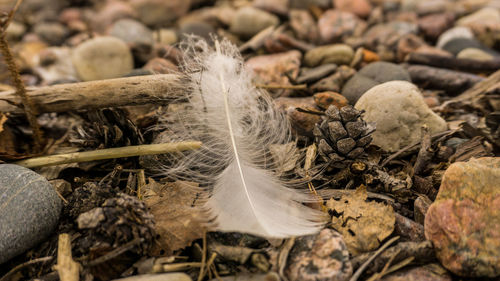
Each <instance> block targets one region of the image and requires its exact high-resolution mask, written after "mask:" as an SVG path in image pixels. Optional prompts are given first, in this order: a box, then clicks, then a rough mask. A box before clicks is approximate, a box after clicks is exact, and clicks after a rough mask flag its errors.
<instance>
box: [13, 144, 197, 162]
mask: <svg viewBox="0 0 500 281" xmlns="http://www.w3.org/2000/svg"><path fill="white" fill-rule="evenodd" d="M200 146H201V142H199V141H186V142H177V143H160V144H143V145H135V146H125V147H115V148H107V149H99V150H93V151H84V152H74V153H66V154H56V155H48V156H40V157H34V158H30V159H26V160H21V161H17V162H15V163H14V164H17V165H19V166H23V167H26V168H36V167H45V166H53V165H60V164H68V163H79V162H88V161H95V160H104V159H114V158H123V157H133V156H141V155H153V154H163V153H170V152H179V151H185V150H192V149H198V148H200Z"/></svg>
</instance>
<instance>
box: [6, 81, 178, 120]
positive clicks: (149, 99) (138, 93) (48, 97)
mask: <svg viewBox="0 0 500 281" xmlns="http://www.w3.org/2000/svg"><path fill="white" fill-rule="evenodd" d="M185 88H186V87H185V85H184V83H183V80H182V76H181V75H175V74H159V75H146V76H134V77H125V78H115V79H106V80H97V81H88V82H80V83H71V84H59V85H53V86H47V87H40V88H34V89H28V92H27V95H28V97H29V98H30V99H31V100H32V101H33V103H34V104H35V106H36V110H37V112H38V113H47V112H67V111H75V110H90V109H98V108H105V107H113V106H125V105H141V104H157V105H161V104H168V103H171V102H172V101H174V100H178V99H179V98H180V97H181V96H185V94H186V93H185V91H186V89H185ZM19 103H20V100H19V97H18V96H16V95H15V92H14V91H4V92H0V112H11V113H22V109H20V108H19V106H18V104H19Z"/></svg>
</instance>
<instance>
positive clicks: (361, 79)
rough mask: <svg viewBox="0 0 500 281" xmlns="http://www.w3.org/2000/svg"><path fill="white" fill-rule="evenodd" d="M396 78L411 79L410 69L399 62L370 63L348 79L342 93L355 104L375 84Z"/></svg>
mask: <svg viewBox="0 0 500 281" xmlns="http://www.w3.org/2000/svg"><path fill="white" fill-rule="evenodd" d="M394 80H401V81H411V78H410V74H409V73H408V71H407V70H406V69H404V68H403V67H401V66H399V65H397V64H394V63H390V62H383V61H380V62H374V63H370V64H369V65H367V66H365V67H363V68H362V69H361V70H360V71H359V72H358V73H356V74H355V75H354V76H353V77H352V78H351V79H349V81H347V83H346V84H345V85H344V87H343V88H342V95H344V96H345V97H346V98H347V100H348V101H349V103H351V104H355V103H356V102H357V101H358V99H359V98H360V97H361V96H362V95H363V94H364V93H365V92H366V91H368V90H369V89H370V88H372V87H373V86H375V85H378V84H381V83H385V82H389V81H394Z"/></svg>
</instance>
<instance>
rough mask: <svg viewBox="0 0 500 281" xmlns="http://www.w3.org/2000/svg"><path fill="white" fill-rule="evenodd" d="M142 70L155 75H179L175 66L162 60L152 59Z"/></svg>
mask: <svg viewBox="0 0 500 281" xmlns="http://www.w3.org/2000/svg"><path fill="white" fill-rule="evenodd" d="M142 68H143V69H146V70H149V71H151V72H152V73H155V74H168V73H179V68H178V67H177V65H175V64H174V63H173V62H171V61H169V60H167V59H164V58H152V59H151V60H149V61H148V62H147V63H146V65H144V66H143V67H142Z"/></svg>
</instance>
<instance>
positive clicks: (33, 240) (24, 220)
mask: <svg viewBox="0 0 500 281" xmlns="http://www.w3.org/2000/svg"><path fill="white" fill-rule="evenodd" d="M0 182H1V183H2V185H0V264H2V263H4V262H5V261H7V260H9V259H11V258H13V257H15V256H17V255H19V254H21V253H23V252H24V251H26V250H28V249H30V248H31V247H33V246H35V245H36V244H38V243H39V242H41V241H43V240H44V239H45V238H47V236H48V235H49V234H50V233H52V231H53V230H54V228H55V227H56V226H57V222H58V220H59V215H60V212H61V207H62V204H61V200H60V199H59V197H58V196H57V193H56V192H55V190H54V188H53V187H52V185H51V184H50V183H49V182H48V181H47V180H46V179H45V178H44V177H42V176H41V175H39V174H37V173H35V172H33V171H31V170H29V169H26V168H24V167H21V166H17V165H12V164H1V165H0Z"/></svg>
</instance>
